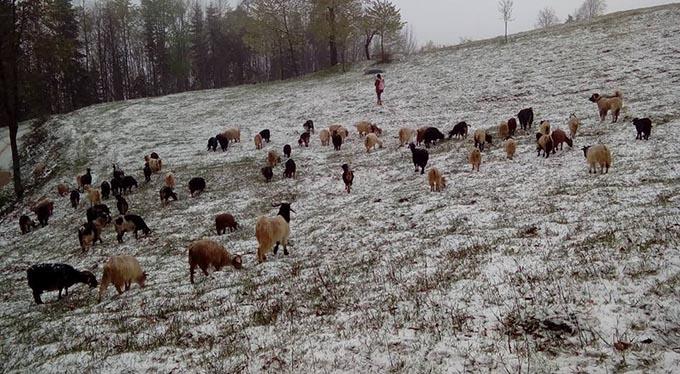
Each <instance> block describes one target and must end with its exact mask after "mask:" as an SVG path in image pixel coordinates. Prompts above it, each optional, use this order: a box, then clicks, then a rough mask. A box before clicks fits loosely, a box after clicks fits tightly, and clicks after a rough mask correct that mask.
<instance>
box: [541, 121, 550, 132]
mask: <svg viewBox="0 0 680 374" xmlns="http://www.w3.org/2000/svg"><path fill="white" fill-rule="evenodd" d="M538 132H540V133H541V134H543V135H550V122H548V121H541V125H540V126H539V127H538Z"/></svg>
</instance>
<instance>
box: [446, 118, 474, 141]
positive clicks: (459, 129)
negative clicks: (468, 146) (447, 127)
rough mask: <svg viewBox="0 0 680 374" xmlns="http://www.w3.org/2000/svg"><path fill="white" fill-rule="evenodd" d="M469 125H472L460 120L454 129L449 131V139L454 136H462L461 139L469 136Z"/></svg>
mask: <svg viewBox="0 0 680 374" xmlns="http://www.w3.org/2000/svg"><path fill="white" fill-rule="evenodd" d="M469 127H470V125H468V124H467V123H465V121H463V122H458V123H457V124H456V125H455V126H453V130H451V131H449V139H451V138H453V137H454V136H455V137H456V138H458V137H460V138H461V139H462V138H467V134H468V128H469Z"/></svg>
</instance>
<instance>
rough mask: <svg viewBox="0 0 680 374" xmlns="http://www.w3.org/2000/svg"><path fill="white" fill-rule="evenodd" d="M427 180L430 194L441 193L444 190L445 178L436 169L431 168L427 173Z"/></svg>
mask: <svg viewBox="0 0 680 374" xmlns="http://www.w3.org/2000/svg"><path fill="white" fill-rule="evenodd" d="M427 180H428V182H429V183H430V192H434V191H436V192H441V191H442V190H443V189H444V188H446V178H445V177H444V176H443V175H442V172H441V171H439V169H437V168H432V169H430V171H429V172H428V173H427Z"/></svg>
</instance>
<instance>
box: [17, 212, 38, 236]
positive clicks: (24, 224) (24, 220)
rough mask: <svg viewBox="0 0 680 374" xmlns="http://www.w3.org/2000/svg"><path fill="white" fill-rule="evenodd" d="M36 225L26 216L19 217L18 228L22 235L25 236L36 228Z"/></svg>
mask: <svg viewBox="0 0 680 374" xmlns="http://www.w3.org/2000/svg"><path fill="white" fill-rule="evenodd" d="M36 226H38V225H36V224H35V222H33V220H32V219H31V217H29V216H27V215H23V216H21V217H19V228H20V229H21V233H22V234H26V233H28V232H30V231H31V229H32V228H34V227H36Z"/></svg>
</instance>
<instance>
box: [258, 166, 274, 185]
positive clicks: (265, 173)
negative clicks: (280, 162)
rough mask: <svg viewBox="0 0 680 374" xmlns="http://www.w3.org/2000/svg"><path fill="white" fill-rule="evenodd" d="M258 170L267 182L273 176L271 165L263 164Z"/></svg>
mask: <svg viewBox="0 0 680 374" xmlns="http://www.w3.org/2000/svg"><path fill="white" fill-rule="evenodd" d="M260 171H261V172H262V176H263V177H264V179H265V181H267V182H269V181H271V180H272V177H274V171H273V170H272V167H271V166H265V167H263V168H262V169H260Z"/></svg>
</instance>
